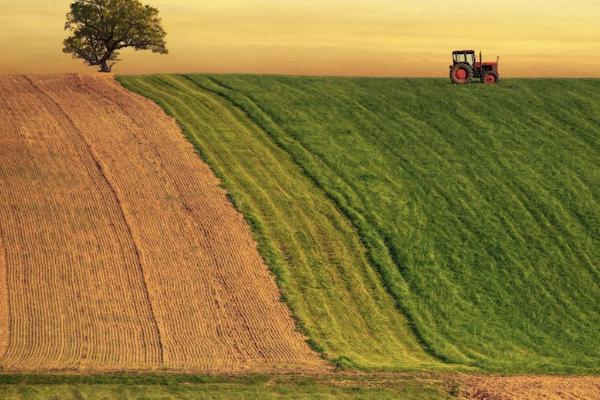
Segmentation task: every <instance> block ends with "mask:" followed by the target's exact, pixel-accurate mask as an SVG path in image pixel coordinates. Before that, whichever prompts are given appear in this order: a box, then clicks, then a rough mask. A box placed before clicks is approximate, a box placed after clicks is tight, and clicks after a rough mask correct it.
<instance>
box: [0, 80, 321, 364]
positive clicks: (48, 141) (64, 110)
mask: <svg viewBox="0 0 600 400" xmlns="http://www.w3.org/2000/svg"><path fill="white" fill-rule="evenodd" d="M0 110H1V113H0V278H2V279H1V281H0V283H1V286H0V289H1V291H0V370H5V371H6V370H11V371H13V370H14V371H23V370H38V371H39V370H49V369H50V370H65V369H69V370H73V369H75V370H90V371H105V370H140V369H144V370H148V369H177V370H190V371H211V372H212V371H217V372H218V371H225V372H232V371H247V370H252V371H323V370H324V369H325V366H324V363H323V362H322V361H321V360H320V359H319V357H318V356H317V355H316V354H315V353H314V352H312V351H311V350H310V348H309V346H308V345H307V344H306V343H305V340H304V338H303V337H302V335H301V334H299V333H298V332H297V331H296V330H295V326H294V323H293V320H292V318H291V316H290V314H289V311H288V310H287V308H286V306H285V304H283V303H282V302H281V301H280V294H279V292H278V289H277V287H276V284H275V282H274V280H273V278H272V276H271V275H270V273H269V271H268V269H267V267H266V265H265V264H264V262H263V260H262V259H261V257H260V255H259V253H258V251H257V249H256V243H255V242H254V241H253V240H252V237H251V232H250V229H249V228H248V226H247V225H246V224H245V222H244V220H243V217H242V215H240V214H239V213H238V212H237V211H235V209H234V208H233V207H232V206H231V204H230V203H229V201H228V200H227V197H226V194H225V191H224V190H222V189H221V188H220V187H219V181H218V180H217V178H216V177H215V176H214V175H213V173H212V172H211V171H210V169H209V168H208V167H207V165H206V164H204V163H203V162H202V161H201V160H200V159H199V158H198V157H197V155H196V154H195V153H194V151H193V149H192V146H191V145H190V144H189V143H187V142H186V140H185V138H184V137H183V136H182V135H181V132H180V130H179V128H178V127H177V125H176V124H175V123H174V122H173V120H172V119H170V118H169V117H167V116H166V115H165V114H164V112H163V111H162V110H161V109H160V108H159V107H157V106H156V105H155V104H154V103H152V102H151V101H149V100H147V99H145V98H143V97H141V96H138V95H135V94H132V93H130V92H128V91H126V90H124V89H123V88H122V87H121V86H120V85H118V84H117V83H116V82H115V81H114V80H113V79H111V78H103V77H92V76H76V75H69V76H47V77H0Z"/></svg>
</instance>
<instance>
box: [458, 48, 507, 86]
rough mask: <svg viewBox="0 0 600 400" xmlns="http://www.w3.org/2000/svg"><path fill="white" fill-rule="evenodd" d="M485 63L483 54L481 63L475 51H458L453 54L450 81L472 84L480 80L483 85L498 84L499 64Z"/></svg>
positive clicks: (480, 58)
mask: <svg viewBox="0 0 600 400" xmlns="http://www.w3.org/2000/svg"><path fill="white" fill-rule="evenodd" d="M499 61H500V57H498V58H497V59H496V62H483V58H482V57H481V52H479V61H477V56H476V55H475V51H474V50H456V51H453V52H452V65H451V66H450V80H452V83H456V84H463V83H471V82H472V80H473V79H480V80H481V82H482V83H485V84H488V85H491V84H494V83H498V80H500V74H499V73H498V62H499Z"/></svg>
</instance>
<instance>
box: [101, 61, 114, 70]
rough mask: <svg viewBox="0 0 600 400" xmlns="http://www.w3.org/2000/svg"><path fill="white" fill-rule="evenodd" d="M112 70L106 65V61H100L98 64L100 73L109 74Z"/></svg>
mask: <svg viewBox="0 0 600 400" xmlns="http://www.w3.org/2000/svg"><path fill="white" fill-rule="evenodd" d="M111 71H112V68H111V67H110V65H108V63H107V62H106V61H102V62H101V63H100V72H111Z"/></svg>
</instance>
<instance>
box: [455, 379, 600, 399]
mask: <svg viewBox="0 0 600 400" xmlns="http://www.w3.org/2000/svg"><path fill="white" fill-rule="evenodd" d="M458 381H459V382H460V383H461V387H462V391H461V394H462V397H463V398H465V399H472V400H584V399H585V400H598V399H600V376H485V375H476V376H466V377H465V376H461V377H460V378H459V380H458Z"/></svg>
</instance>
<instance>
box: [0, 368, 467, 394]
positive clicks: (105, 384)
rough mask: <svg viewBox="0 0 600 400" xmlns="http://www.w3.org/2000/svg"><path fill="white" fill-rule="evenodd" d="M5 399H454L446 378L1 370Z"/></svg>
mask: <svg viewBox="0 0 600 400" xmlns="http://www.w3.org/2000/svg"><path fill="white" fill-rule="evenodd" d="M0 382H1V383H0V398H2V399H3V400H38V399H40V400H41V399H44V400H46V399H57V400H58V399H60V400H70V399H72V400H107V399H122V400H134V399H135V400H141V399H144V400H155V399H156V400H158V399H160V400H175V399H178V400H179V399H181V400H184V399H190V400H191V399H194V400H197V399H252V400H254V399H307V400H308V399H359V398H360V399H406V400H450V399H453V398H455V397H454V396H452V395H450V394H448V388H446V387H445V386H447V385H444V384H443V382H442V381H440V380H436V379H431V378H429V379H419V378H406V377H399V378H396V379H390V378H388V379H386V380H381V379H377V380H373V378H370V377H363V378H360V377H346V378H335V377H328V378H323V377H321V378H314V377H297V376H276V377H265V376H244V377H225V376H220V377H216V376H214V377H201V376H192V375H155V376H152V375H127V374H120V375H114V376H110V375H108V376H106V375H99V376H81V375H78V376H69V375H54V376H51V375H48V376H44V375H37V376H27V375H20V376H8V377H7V376H0Z"/></svg>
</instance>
